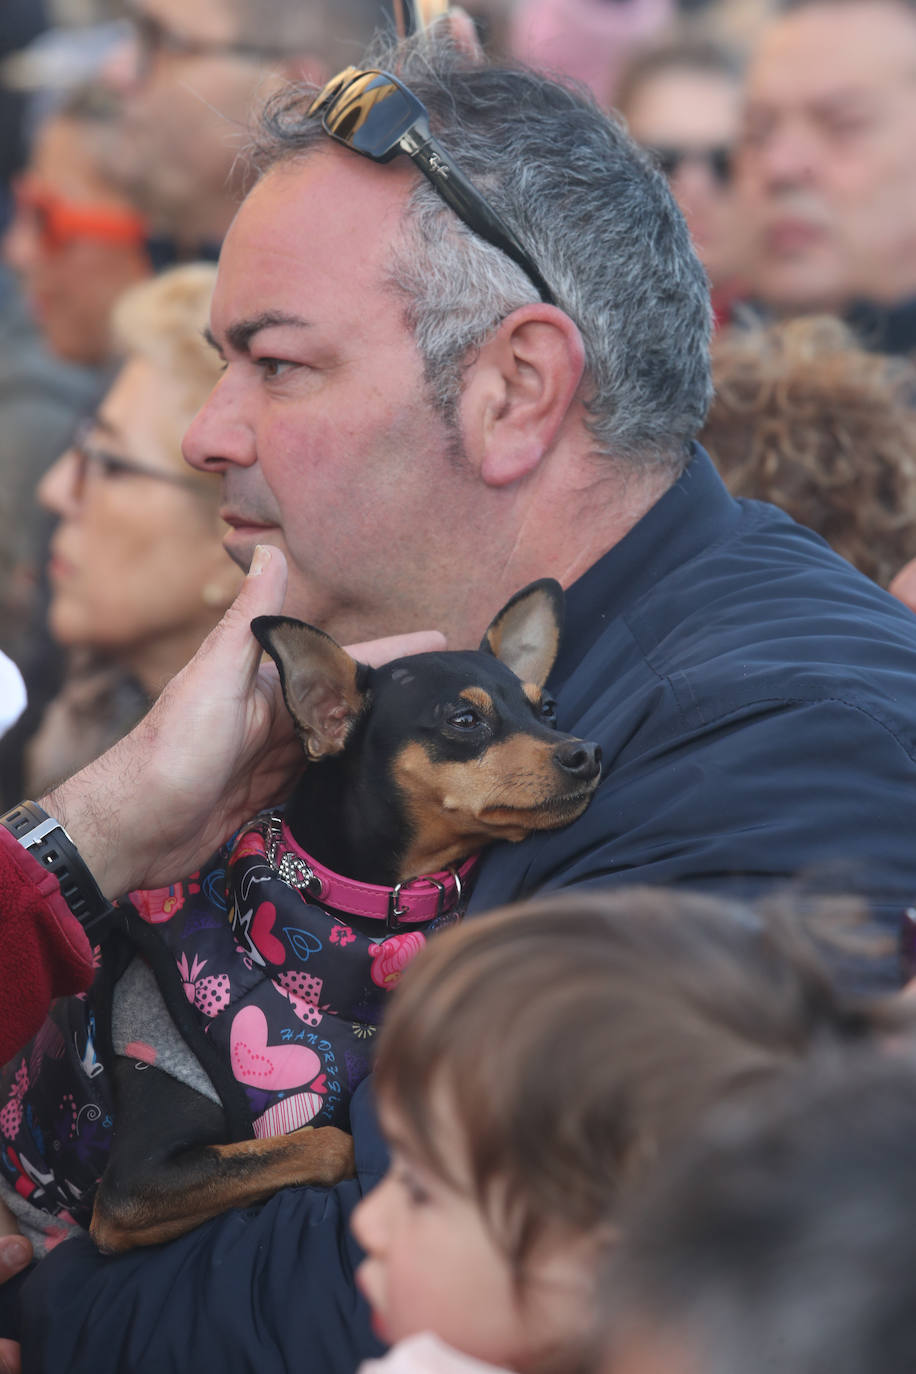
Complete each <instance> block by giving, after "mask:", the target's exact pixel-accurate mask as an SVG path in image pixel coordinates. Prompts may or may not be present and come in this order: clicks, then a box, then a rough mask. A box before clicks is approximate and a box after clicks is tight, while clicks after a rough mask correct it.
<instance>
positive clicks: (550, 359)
mask: <svg viewBox="0 0 916 1374" xmlns="http://www.w3.org/2000/svg"><path fill="white" fill-rule="evenodd" d="M584 371H585V345H584V344H583V342H582V335H581V334H580V333H579V330H578V328H577V326H576V325H575V324H574V323H573V321H572V320H571V319H570V318H569V316H568V315H566V314H564V313H563V311H562V310H559V309H557V307H556V306H554V305H546V304H539V305H525V306H522V307H521V308H520V309H519V310H513V312H512V314H511V315H507V316H506V318H505V319H504V320H503V322H502V324H501V325H500V326H499V328H498V329H497V330H496V332H495V333H494V334H493V335H491V336H490V338H488V339H487V340H486V342H485V343H484V344H482V345H481V347H480V349H479V351H478V354H477V356H476V358H475V359H474V361H473V363H472V364H471V366H470V367H469V368H468V369H467V372H466V374H465V385H464V390H463V392H462V396H461V407H460V416H461V427H462V435H463V439H464V447H465V452H466V453H467V454H468V456H469V457H470V459H471V461H472V462H473V463H474V464H475V465H476V467H477V470H478V472H479V473H480V475H481V477H482V478H483V480H484V481H485V482H486V483H487V485H488V486H494V487H504V486H508V485H509V484H510V483H511V482H515V481H517V480H518V479H519V478H521V477H526V476H528V474H529V473H531V472H532V471H533V470H534V469H535V468H536V467H537V465H538V463H539V462H540V461H541V459H542V457H543V456H544V455H545V454H546V453H547V452H548V451H549V449H550V448H551V447H552V446H553V444H554V442H555V440H556V438H557V435H558V434H559V432H560V429H561V428H562V426H563V424H564V423H565V421H566V418H567V416H568V414H569V411H570V407H571V405H572V403H573V401H574V399H575V397H576V394H577V392H578V390H579V386H580V383H581V381H582V376H583V373H584Z"/></svg>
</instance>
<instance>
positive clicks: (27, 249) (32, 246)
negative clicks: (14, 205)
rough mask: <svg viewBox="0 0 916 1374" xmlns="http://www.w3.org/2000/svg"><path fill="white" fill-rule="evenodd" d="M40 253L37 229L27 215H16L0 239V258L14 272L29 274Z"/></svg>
mask: <svg viewBox="0 0 916 1374" xmlns="http://www.w3.org/2000/svg"><path fill="white" fill-rule="evenodd" d="M39 251H40V244H39V236H38V230H37V227H36V226H35V225H34V224H33V223H30V222H29V219H28V217H27V216H26V215H24V214H21V213H18V212H17V213H14V215H13V218H12V220H11V221H10V226H9V228H8V229H7V231H6V233H5V234H4V235H3V237H2V239H0V256H2V258H3V260H4V262H6V263H8V264H9V266H10V267H11V268H12V269H13V271H14V272H19V273H22V272H28V271H29V269H30V268H31V267H33V266H34V264H35V263H36V261H37V260H38V256H39Z"/></svg>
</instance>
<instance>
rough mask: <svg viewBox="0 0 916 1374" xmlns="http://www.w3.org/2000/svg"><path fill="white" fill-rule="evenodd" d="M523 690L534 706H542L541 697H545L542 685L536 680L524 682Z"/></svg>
mask: <svg viewBox="0 0 916 1374" xmlns="http://www.w3.org/2000/svg"><path fill="white" fill-rule="evenodd" d="M522 692H523V694H524V695H525V696H526V697H527V698H528V700H529V701H530V702H531V705H532V706H540V704H541V698H542V697H543V695H544V693H543V692H542V691H541V689H540V687H539V686H538V685H537V683H536V682H523V683H522Z"/></svg>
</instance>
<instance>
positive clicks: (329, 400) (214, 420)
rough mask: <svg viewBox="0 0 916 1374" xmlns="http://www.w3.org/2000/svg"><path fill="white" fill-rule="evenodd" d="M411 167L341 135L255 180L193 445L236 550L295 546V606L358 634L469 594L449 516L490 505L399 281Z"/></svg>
mask: <svg viewBox="0 0 916 1374" xmlns="http://www.w3.org/2000/svg"><path fill="white" fill-rule="evenodd" d="M412 175H413V174H412V171H411V170H410V169H406V170H404V169H398V168H395V167H391V166H387V167H379V166H375V165H373V164H372V163H370V162H368V161H366V160H365V159H362V158H360V157H358V156H356V155H355V154H353V153H350V152H347V151H345V150H343V149H337V148H335V147H333V145H331V144H330V143H329V144H328V147H327V149H326V150H324V149H323V150H322V151H321V152H319V153H316V154H313V155H312V156H311V157H310V158H309V159H308V160H306V161H304V162H296V163H289V164H286V165H285V166H281V167H278V168H275V169H274V170H273V171H272V172H270V173H269V174H268V175H267V177H266V178H265V179H264V180H263V181H261V182H260V183H259V184H258V186H256V187H255V189H254V191H253V192H252V193H251V195H250V196H249V197H248V199H247V200H246V202H245V203H244V205H243V206H242V208H241V210H240V211H239V214H238V216H237V218H236V220H235V222H234V223H233V226H232V228H231V229H230V231H229V234H228V236H227V238H226V241H225V244H224V246H223V252H222V256H221V259H220V266H219V275H218V278H217V284H216V289H215V292H214V297H213V305H212V311H211V327H212V335H213V338H214V341H215V343H216V345H217V346H218V348H219V349H220V350H221V351H222V354H223V356H224V358H225V361H226V368H225V371H224V374H223V376H222V378H221V380H220V382H219V383H218V385H217V387H216V389H215V391H214V392H213V395H212V396H211V398H210V400H209V402H208V403H207V405H206V406H205V407H204V409H203V410H202V411H201V412H200V414H199V415H198V416H197V418H196V420H195V421H194V423H193V424H192V425H191V428H190V430H189V431H188V434H187V435H186V438H185V444H184V450H185V456H186V457H187V459H188V461H189V462H191V463H192V464H193V465H194V466H195V467H199V468H209V469H211V470H212V469H215V470H217V471H220V472H222V474H223V506H222V514H223V518H224V519H225V520H226V521H227V523H228V524H229V525H230V526H231V527H232V529H231V531H230V534H229V536H228V537H227V540H226V547H227V549H228V551H229V552H230V554H231V555H232V557H233V558H234V559H235V560H236V561H237V562H238V563H240V564H241V565H242V566H247V564H248V562H249V560H250V558H251V555H252V552H253V550H254V547H255V545H256V544H258V543H265V542H266V543H270V544H275V545H277V546H278V547H280V548H281V549H283V551H284V552H285V554H286V556H287V560H288V562H289V564H290V584H289V594H288V599H287V610H288V612H289V614H292V615H296V616H300V617H301V618H303V619H305V620H308V621H310V622H312V623H317V624H318V625H320V626H322V628H324V629H326V630H327V631H328V632H329V633H331V634H333V635H334V636H335V637H336V638H338V639H343V640H344V642H346V641H347V639H359V638H365V637H367V635H370V634H373V633H382V632H392V633H393V632H395V631H397V630H401V629H414V628H418V627H421V626H424V625H429V624H437V623H439V621H438V619H435V618H434V619H431V618H430V617H437V616H439V615H441V614H442V600H441V598H442V596H443V595H447V594H451V595H454V596H458V595H460V594H463V593H462V590H461V587H460V585H459V582H460V579H459V578H458V577H457V576H456V573H455V548H454V543H453V540H452V538H451V535H450V528H452V527H458V528H461V525H462V522H463V521H464V522H466V521H467V520H470V521H471V523H472V525H473V520H474V512H475V510H476V506H475V500H476V496H477V482H476V480H475V477H474V474H473V473H472V472H471V471H470V470H469V467H468V464H467V463H466V461H465V459H464V456H463V454H462V452H461V447H460V444H459V443H457V442H456V435H455V433H454V432H453V430H452V429H450V428H449V426H448V425H447V424H446V423H445V421H444V420H443V419H442V417H441V416H440V415H439V413H438V412H437V411H436V410H435V409H434V408H433V406H432V405H431V403H430V401H429V400H428V397H427V387H426V384H425V382H424V377H423V365H422V360H421V358H420V355H419V353H418V351H417V347H416V344H415V342H414V338H413V334H412V332H411V331H410V330H409V329H408V327H407V325H406V324H405V322H404V319H403V310H404V301H403V298H402V297H400V296H399V295H398V294H397V293H396V292H395V291H394V290H393V289H392V288H391V287H390V286H388V285H387V284H386V273H387V271H388V267H389V264H390V262H391V257H392V252H393V248H394V246H395V245H396V243H398V242H399V240H400V234H401V229H400V222H401V214H402V211H403V207H404V201H405V197H406V194H407V191H408V188H409V185H410V177H411V176H412ZM456 647H457V646H456Z"/></svg>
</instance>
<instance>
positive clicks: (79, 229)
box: [13, 176, 149, 252]
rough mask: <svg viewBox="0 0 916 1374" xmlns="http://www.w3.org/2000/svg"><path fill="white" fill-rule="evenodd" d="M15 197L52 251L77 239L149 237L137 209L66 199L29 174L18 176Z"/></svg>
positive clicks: (137, 239) (126, 241)
mask: <svg viewBox="0 0 916 1374" xmlns="http://www.w3.org/2000/svg"><path fill="white" fill-rule="evenodd" d="M13 200H14V202H15V205H16V209H17V211H19V212H24V213H26V214H29V215H31V216H33V217H34V219H35V221H36V223H37V226H38V231H39V233H40V235H41V241H42V245H43V246H44V247H45V248H46V249H47V250H48V251H49V252H56V251H59V250H60V249H61V248H65V247H66V246H67V244H69V243H73V242H74V240H76V239H98V240H100V241H101V242H103V243H121V244H137V245H138V246H139V245H141V244H143V243H144V242H145V240H146V238H147V236H148V232H149V231H148V227H147V224H146V221H145V219H144V218H143V216H142V215H139V214H137V213H136V211H134V210H129V209H124V210H119V209H116V208H115V207H113V206H107V205H93V204H91V203H80V202H75V201H70V200H65V199H64V197H63V196H59V195H57V193H56V192H55V191H52V190H50V189H49V188H48V187H45V186H42V184H41V183H40V181H38V180H37V179H35V178H32V177H29V176H20V177H16V178H15V179H14V181H13Z"/></svg>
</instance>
